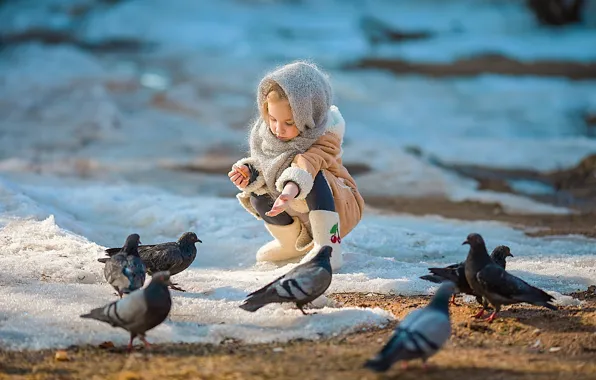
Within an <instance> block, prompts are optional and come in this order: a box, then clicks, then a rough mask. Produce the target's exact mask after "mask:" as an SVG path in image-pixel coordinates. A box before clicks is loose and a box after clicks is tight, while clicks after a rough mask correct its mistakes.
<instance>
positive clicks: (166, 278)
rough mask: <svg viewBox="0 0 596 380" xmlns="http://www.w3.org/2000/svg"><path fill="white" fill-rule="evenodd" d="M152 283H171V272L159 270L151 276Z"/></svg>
mask: <svg viewBox="0 0 596 380" xmlns="http://www.w3.org/2000/svg"><path fill="white" fill-rule="evenodd" d="M151 283H156V284H162V285H166V286H168V285H170V272H168V271H163V272H157V273H155V274H153V276H151Z"/></svg>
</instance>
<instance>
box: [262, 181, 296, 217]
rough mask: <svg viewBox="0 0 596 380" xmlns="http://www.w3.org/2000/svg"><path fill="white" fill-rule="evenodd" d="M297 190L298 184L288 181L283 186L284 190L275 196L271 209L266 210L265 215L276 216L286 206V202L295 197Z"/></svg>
mask: <svg viewBox="0 0 596 380" xmlns="http://www.w3.org/2000/svg"><path fill="white" fill-rule="evenodd" d="M299 191H300V189H298V186H297V185H296V184H295V183H294V182H288V183H287V184H286V186H285V187H284V191H283V192H282V193H281V194H280V195H279V197H277V199H276V200H275V203H273V207H271V210H269V211H268V212H266V213H265V215H267V216H276V215H279V214H281V213H282V212H284V211H285V209H286V208H287V207H288V202H290V201H291V200H292V199H294V198H296V195H298V192H299Z"/></svg>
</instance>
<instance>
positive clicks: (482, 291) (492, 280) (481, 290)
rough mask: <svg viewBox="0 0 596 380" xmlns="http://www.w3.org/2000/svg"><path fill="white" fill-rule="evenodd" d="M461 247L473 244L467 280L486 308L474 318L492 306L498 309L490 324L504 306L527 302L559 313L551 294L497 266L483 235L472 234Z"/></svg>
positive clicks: (467, 267) (469, 253)
mask: <svg viewBox="0 0 596 380" xmlns="http://www.w3.org/2000/svg"><path fill="white" fill-rule="evenodd" d="M462 244H469V245H470V251H469V252H468V257H467V258H466V265H465V272H466V279H467V280H468V283H469V284H470V287H471V288H472V290H473V291H474V293H476V294H477V295H478V296H480V297H482V301H483V302H482V305H483V308H482V310H480V312H479V313H478V314H476V315H475V317H478V318H479V317H481V316H482V314H484V310H486V308H487V306H488V304H489V303H490V304H491V305H492V306H493V307H494V309H495V310H494V311H493V313H492V314H491V315H490V317H488V319H487V321H488V322H492V321H493V320H494V319H495V317H496V315H497V313H498V312H499V311H500V310H501V306H502V305H512V304H516V303H522V302H526V303H529V304H532V305H536V306H543V307H546V308H549V309H551V310H557V307H556V306H554V305H552V304H551V302H552V301H554V298H553V297H552V296H551V295H549V294H547V293H546V292H544V291H543V290H540V289H538V288H536V287H534V286H532V285H530V284H528V283H527V282H525V281H524V280H522V279H520V278H518V277H515V276H514V275H512V274H509V273H507V272H506V271H505V269H503V268H501V267H500V266H498V265H497V264H495V263H494V262H493V261H492V260H491V258H490V257H489V256H488V252H487V251H486V245H485V244H484V239H482V236H480V235H479V234H475V233H472V234H469V235H468V237H467V239H466V241H464V242H463V243H462Z"/></svg>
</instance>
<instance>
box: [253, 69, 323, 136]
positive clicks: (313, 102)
mask: <svg viewBox="0 0 596 380" xmlns="http://www.w3.org/2000/svg"><path fill="white" fill-rule="evenodd" d="M274 83H277V84H279V86H280V87H281V88H282V89H283V90H284V92H285V93H286V95H287V96H288V100H289V101H290V107H291V108H292V114H293V116H294V122H295V123H296V126H297V127H298V129H299V130H300V134H301V136H303V137H306V138H315V139H316V138H318V137H320V136H321V135H322V134H323V133H324V129H325V126H326V124H327V114H328V111H329V107H330V106H331V101H332V98H333V93H332V90H331V85H330V84H329V79H328V77H327V75H326V74H324V73H323V72H322V71H321V70H319V69H318V68H317V66H315V65H314V64H311V63H307V62H301V61H300V62H294V63H290V64H288V65H285V66H282V67H281V68H278V69H277V70H275V71H273V72H271V73H269V74H267V75H266V76H265V77H264V78H263V79H262V80H261V83H259V88H258V92H257V103H258V105H259V109H261V108H262V106H263V102H264V101H265V98H266V96H267V93H268V92H269V90H270V88H271V86H272V85H273V84H274Z"/></svg>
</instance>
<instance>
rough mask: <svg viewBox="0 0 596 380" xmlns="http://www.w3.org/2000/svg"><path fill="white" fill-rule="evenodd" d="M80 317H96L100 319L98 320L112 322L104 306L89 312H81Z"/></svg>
mask: <svg viewBox="0 0 596 380" xmlns="http://www.w3.org/2000/svg"><path fill="white" fill-rule="evenodd" d="M80 317H81V318H87V319H95V320H98V321H102V322H108V323H111V321H110V317H108V316H107V315H106V314H105V313H104V308H103V307H99V308H97V309H93V310H91V311H90V312H89V313H87V314H81V315H80Z"/></svg>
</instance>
